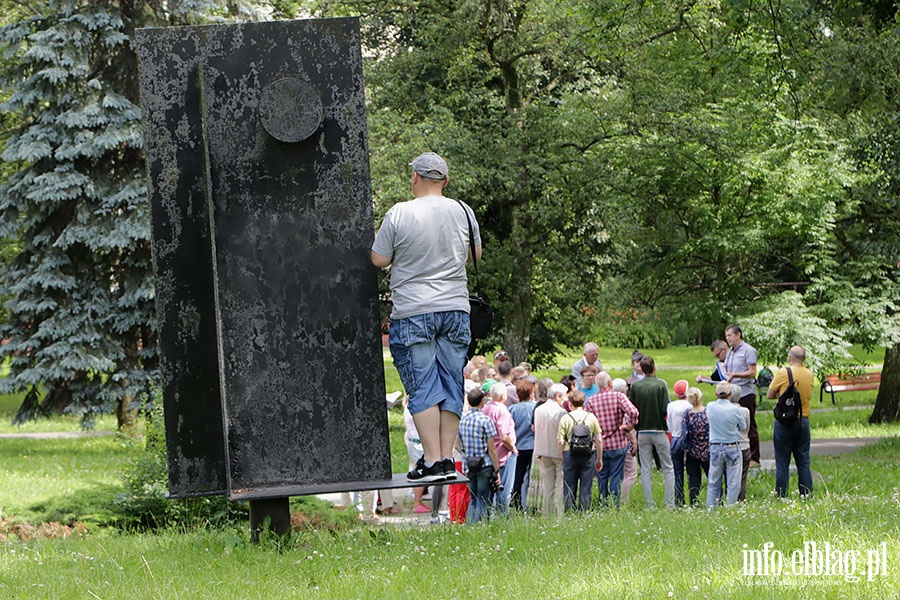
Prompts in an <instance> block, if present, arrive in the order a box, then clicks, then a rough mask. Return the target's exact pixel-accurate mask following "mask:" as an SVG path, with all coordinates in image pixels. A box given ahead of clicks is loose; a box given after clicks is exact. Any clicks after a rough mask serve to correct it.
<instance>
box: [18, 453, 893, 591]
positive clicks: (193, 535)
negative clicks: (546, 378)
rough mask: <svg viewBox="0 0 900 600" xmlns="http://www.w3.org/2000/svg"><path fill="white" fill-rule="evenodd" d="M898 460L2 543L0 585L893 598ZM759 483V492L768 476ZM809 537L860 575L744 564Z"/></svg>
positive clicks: (850, 460) (889, 457) (787, 550)
mask: <svg viewBox="0 0 900 600" xmlns="http://www.w3.org/2000/svg"><path fill="white" fill-rule="evenodd" d="M898 459H900V443H898V442H897V441H893V442H886V443H882V444H880V445H879V446H878V447H877V448H873V449H870V450H866V451H863V452H861V453H860V454H859V455H853V456H845V457H839V458H834V459H817V461H816V462H814V465H813V467H814V469H815V470H816V471H817V472H820V473H822V474H823V476H824V477H825V479H826V481H827V485H825V484H821V485H817V491H816V495H815V496H814V497H813V498H812V499H811V500H809V501H800V500H799V499H798V498H797V497H796V496H794V497H792V498H790V499H788V500H777V499H775V498H773V497H771V495H770V494H767V493H761V494H759V495H757V492H754V494H753V496H752V497H751V500H749V501H748V502H745V503H743V504H740V505H738V506H735V507H730V508H721V509H718V510H716V511H713V512H709V511H707V510H705V509H693V510H677V511H672V512H670V511H665V510H656V511H650V510H646V509H644V508H643V507H642V506H640V505H638V506H631V505H629V506H628V507H626V508H623V509H622V510H620V511H618V512H614V511H594V512H590V513H587V514H574V515H567V516H566V517H565V518H564V519H563V520H561V521H557V520H555V519H542V518H532V517H524V516H513V517H512V518H510V519H509V520H500V521H495V522H493V523H490V524H484V525H481V526H477V527H465V526H459V525H446V526H432V527H427V526H426V527H421V528H420V527H403V528H394V527H387V526H381V527H373V528H362V529H355V530H351V531H328V532H323V531H308V532H305V533H298V534H294V535H292V536H291V537H289V538H287V539H285V540H283V541H282V542H281V543H276V541H275V540H271V539H264V540H263V543H262V544H261V545H260V546H253V545H252V544H250V543H249V536H248V534H247V532H246V531H243V530H239V529H225V530H217V531H186V532H185V531H165V532H162V533H159V534H140V535H127V536H118V535H116V536H102V535H101V536H98V535H94V536H89V537H86V538H80V539H67V540H42V541H33V542H29V543H18V542H9V541H8V542H7V543H6V544H4V545H2V546H0V569H2V572H3V577H0V595H2V596H3V597H27V598H38V599H41V598H59V597H77V598H94V597H98V598H104V599H108V600H114V599H119V598H122V599H124V598H128V599H132V598H213V599H216V598H228V599H231V598H325V599H330V598H334V599H340V600H345V599H348V598H399V599H406V598H421V597H422V596H423V595H427V596H428V597H433V598H502V597H517V598H547V599H551V598H564V599H568V598H576V597H597V598H716V599H718V598H747V599H755V598H779V599H781V598H789V599H807V598H867V599H868V598H885V599H887V598H891V599H893V598H896V597H898V596H900V578H898V576H897V570H896V569H897V568H898V560H900V529H898V522H900V501H898V496H900V492H898V489H897V486H896V481H897V476H898V475H900V466H898V465H900V460H898ZM845 474H849V477H847V476H845ZM759 480H760V481H759V482H758V485H759V489H764V488H767V487H768V486H770V485H771V478H767V476H760V477H759ZM654 483H657V482H654ZM792 483H794V481H792ZM754 485H757V484H754ZM639 492H640V488H639V486H638V487H636V488H635V493H637V494H639ZM808 542H815V543H816V544H817V545H818V546H819V548H820V549H821V548H822V547H823V546H824V544H825V543H828V544H829V545H830V546H831V548H833V549H840V550H841V551H842V552H846V551H856V552H860V553H861V559H860V563H859V564H858V565H857V566H856V570H855V572H854V574H853V577H859V578H860V580H858V581H857V580H854V579H853V577H846V576H844V575H843V574H838V575H834V574H829V575H825V574H820V575H815V574H812V573H810V574H803V573H802V572H801V573H800V574H797V575H795V574H792V573H791V568H790V563H789V562H788V563H787V565H786V569H785V571H784V572H782V574H781V575H780V576H777V577H776V576H769V577H762V576H760V577H757V576H752V575H749V574H747V573H745V571H744V565H745V562H744V556H745V554H744V552H745V551H747V550H761V549H762V548H764V545H765V544H766V543H770V544H771V546H770V547H771V548H773V549H776V550H778V551H779V552H781V553H783V554H784V555H785V556H787V560H788V561H790V556H791V553H793V552H794V551H796V550H801V551H802V550H803V548H804V545H805V544H806V543H808ZM882 550H884V551H885V552H886V554H885V556H884V562H885V563H886V564H887V565H888V573H887V574H883V573H875V574H872V575H868V574H866V573H863V571H865V570H866V569H867V564H866V557H867V553H869V552H877V553H880V552H881V551H882ZM870 579H871V580H870Z"/></svg>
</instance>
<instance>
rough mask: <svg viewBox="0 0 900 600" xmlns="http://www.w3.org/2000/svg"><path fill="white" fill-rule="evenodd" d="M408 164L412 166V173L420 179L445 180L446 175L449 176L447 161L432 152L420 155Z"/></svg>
mask: <svg viewBox="0 0 900 600" xmlns="http://www.w3.org/2000/svg"><path fill="white" fill-rule="evenodd" d="M409 164H410V165H411V166H412V168H413V171H415V172H416V173H418V174H419V176H420V177H425V178H427V179H446V178H447V175H449V174H450V169H449V167H447V161H445V160H444V159H443V158H441V157H440V156H438V155H437V154H435V153H434V152H426V153H425V154H420V155H419V156H417V157H415V158H414V159H413V161H412V162H411V163H409Z"/></svg>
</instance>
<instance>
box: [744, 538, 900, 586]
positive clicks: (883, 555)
mask: <svg viewBox="0 0 900 600" xmlns="http://www.w3.org/2000/svg"><path fill="white" fill-rule="evenodd" d="M742 554H743V559H744V566H743V570H742V571H741V574H742V575H743V576H744V577H782V576H785V575H793V576H795V577H842V578H844V580H845V581H850V582H856V581H860V580H862V579H866V580H867V581H874V580H875V579H876V578H878V577H884V576H885V575H887V572H888V563H887V543H886V542H882V543H881V544H879V545H878V546H876V547H874V548H866V549H858V548H841V547H839V546H837V545H835V544H832V543H831V542H825V543H821V542H803V546H802V547H800V548H797V549H795V550H792V551H782V550H780V549H778V548H776V547H775V542H766V543H765V544H763V545H762V547H761V548H750V547H749V546H748V545H747V544H744V548H743V550H742Z"/></svg>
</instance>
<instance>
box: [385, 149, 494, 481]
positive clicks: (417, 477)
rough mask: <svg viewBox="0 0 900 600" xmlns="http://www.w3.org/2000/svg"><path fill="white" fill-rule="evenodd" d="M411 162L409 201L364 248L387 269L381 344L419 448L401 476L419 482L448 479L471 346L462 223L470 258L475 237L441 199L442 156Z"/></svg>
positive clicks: (465, 211) (463, 210)
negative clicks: (387, 303) (387, 321)
mask: <svg viewBox="0 0 900 600" xmlns="http://www.w3.org/2000/svg"><path fill="white" fill-rule="evenodd" d="M411 165H412V168H413V174H412V191H413V195H414V196H415V198H414V199H413V200H410V201H408V202H400V203H398V204H395V205H394V206H393V207H391V209H390V210H388V212H387V214H386V215H385V217H384V221H383V222H382V224H381V228H380V229H379V230H378V234H377V235H376V236H375V243H374V244H373V245H372V264H374V265H375V266H376V267H387V266H389V265H390V266H391V281H390V287H391V300H392V302H393V310H392V311H391V327H390V330H389V334H388V344H389V346H390V350H391V356H393V358H394V366H395V367H397V371H398V373H399V374H400V380H401V381H402V382H403V387H404V388H405V389H406V393H407V394H408V395H409V412H410V413H411V414H412V417H413V421H414V422H415V424H416V429H417V430H418V432H419V439H420V440H421V441H422V449H423V450H424V457H423V459H422V460H421V461H419V463H418V464H417V465H416V468H415V469H413V470H412V471H410V472H409V474H408V475H407V479H409V480H410V481H419V482H423V483H425V482H435V481H444V480H447V479H453V478H455V477H456V469H455V468H454V465H453V460H452V455H453V443H454V441H455V439H456V431H457V429H458V426H459V417H460V415H461V413H462V402H463V397H464V395H465V392H464V384H463V368H464V367H465V363H466V351H467V350H468V347H469V343H470V341H471V333H470V329H469V291H468V287H467V279H466V261H467V260H471V258H472V257H471V256H470V254H471V252H470V246H469V221H471V223H472V228H473V232H472V233H473V238H474V242H475V254H476V256H477V257H478V258H481V235H480V231H479V229H478V223H477V222H476V220H475V214H474V213H473V212H472V209H471V208H469V207H468V206H466V205H464V204H462V203H460V202H457V201H456V200H452V199H450V198H446V197H445V196H444V195H443V190H444V186H446V185H447V182H448V181H449V177H448V174H449V169H448V168H447V163H446V162H445V161H444V159H443V158H441V157H440V156H438V155H437V154H435V153H433V152H426V153H425V154H422V155H420V156H418V157H416V159H415V160H413V162H412V163H411ZM467 216H468V219H467Z"/></svg>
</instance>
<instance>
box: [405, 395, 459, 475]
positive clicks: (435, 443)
mask: <svg viewBox="0 0 900 600" xmlns="http://www.w3.org/2000/svg"><path fill="white" fill-rule="evenodd" d="M443 414H444V413H443V412H442V411H441V410H440V409H439V408H438V407H437V405H435V406H429V407H428V408H426V409H425V410H423V411H421V412H417V413H416V414H414V415H413V416H412V418H413V423H415V424H416V430H417V431H418V432H419V440H421V442H422V450H423V452H424V458H425V462H426V463H433V462H436V461H439V460H441V449H442V447H443V438H442V432H443V425H442V418H441V415H443ZM454 416H455V415H454ZM458 425H459V420H458V419H457V426H458ZM454 435H455V434H454ZM451 449H452V442H451ZM448 456H449V455H448Z"/></svg>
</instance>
